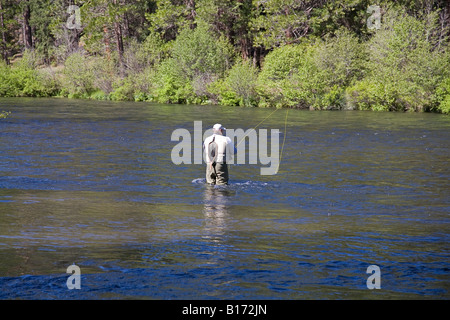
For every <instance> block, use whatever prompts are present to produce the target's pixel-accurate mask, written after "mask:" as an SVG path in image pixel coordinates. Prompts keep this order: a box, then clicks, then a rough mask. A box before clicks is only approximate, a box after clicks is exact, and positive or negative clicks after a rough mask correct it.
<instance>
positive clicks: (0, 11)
mask: <svg viewBox="0 0 450 320" xmlns="http://www.w3.org/2000/svg"><path fill="white" fill-rule="evenodd" d="M0 28H1V29H2V56H3V60H5V62H6V64H9V59H8V47H7V42H6V34H5V23H4V21H3V6H2V2H1V1H0Z"/></svg>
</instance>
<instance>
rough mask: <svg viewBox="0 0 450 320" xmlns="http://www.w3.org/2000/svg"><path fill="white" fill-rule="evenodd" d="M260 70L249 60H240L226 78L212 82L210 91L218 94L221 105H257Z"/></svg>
mask: <svg viewBox="0 0 450 320" xmlns="http://www.w3.org/2000/svg"><path fill="white" fill-rule="evenodd" d="M257 81H258V71H257V69H256V68H254V67H253V66H252V65H251V64H250V62H249V61H238V62H236V63H235V64H234V66H233V67H232V68H231V69H230V70H229V71H228V73H227V76H226V77H225V78H224V79H220V80H217V81H216V82H215V83H214V84H211V86H210V87H209V91H210V92H211V93H213V94H215V95H217V96H218V102H219V103H220V104H221V105H231V106H233V105H236V106H257V105H258V95H257V92H256V86H257Z"/></svg>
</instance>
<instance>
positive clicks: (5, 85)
mask: <svg viewBox="0 0 450 320" xmlns="http://www.w3.org/2000/svg"><path fill="white" fill-rule="evenodd" d="M56 91H57V84H56V82H55V81H54V80H53V79H51V78H49V77H46V76H45V75H44V74H43V73H42V72H40V71H39V70H37V69H36V63H35V58H34V56H33V54H32V53H30V52H28V51H25V52H24V54H23V56H22V59H21V60H19V61H18V62H16V63H15V64H14V65H13V66H8V65H5V64H4V63H3V62H1V63H0V96H2V97H47V96H51V95H54V94H55V93H56Z"/></svg>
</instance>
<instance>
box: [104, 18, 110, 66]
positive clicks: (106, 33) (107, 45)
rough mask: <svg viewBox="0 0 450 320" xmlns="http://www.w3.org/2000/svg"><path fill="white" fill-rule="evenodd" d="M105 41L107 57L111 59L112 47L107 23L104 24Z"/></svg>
mask: <svg viewBox="0 0 450 320" xmlns="http://www.w3.org/2000/svg"><path fill="white" fill-rule="evenodd" d="M103 41H104V42H105V52H106V58H107V59H108V60H109V59H110V58H111V49H110V48H109V35H108V27H107V26H106V25H104V26H103Z"/></svg>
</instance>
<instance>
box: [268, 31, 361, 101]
mask: <svg viewBox="0 0 450 320" xmlns="http://www.w3.org/2000/svg"><path fill="white" fill-rule="evenodd" d="M363 60H364V46H362V45H361V44H360V43H359V41H358V39H357V38H356V37H355V36H353V35H352V34H350V32H348V31H345V30H338V31H337V32H336V33H335V34H333V35H330V36H328V37H326V38H325V40H324V41H316V42H314V43H307V42H304V43H301V44H298V45H287V46H283V47H281V48H278V49H276V50H274V51H273V52H272V53H270V54H269V55H268V56H267V57H266V60H265V63H264V66H263V70H262V71H261V73H260V77H259V83H260V85H259V93H260V94H261V95H262V97H263V99H264V101H265V102H266V103H269V105H270V104H271V105H275V106H279V107H285V106H286V107H308V108H311V109H341V108H342V107H344V105H345V100H344V97H345V95H344V92H345V87H346V86H348V85H349V84H350V83H352V82H353V81H355V79H358V78H361V76H362V73H363Z"/></svg>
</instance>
